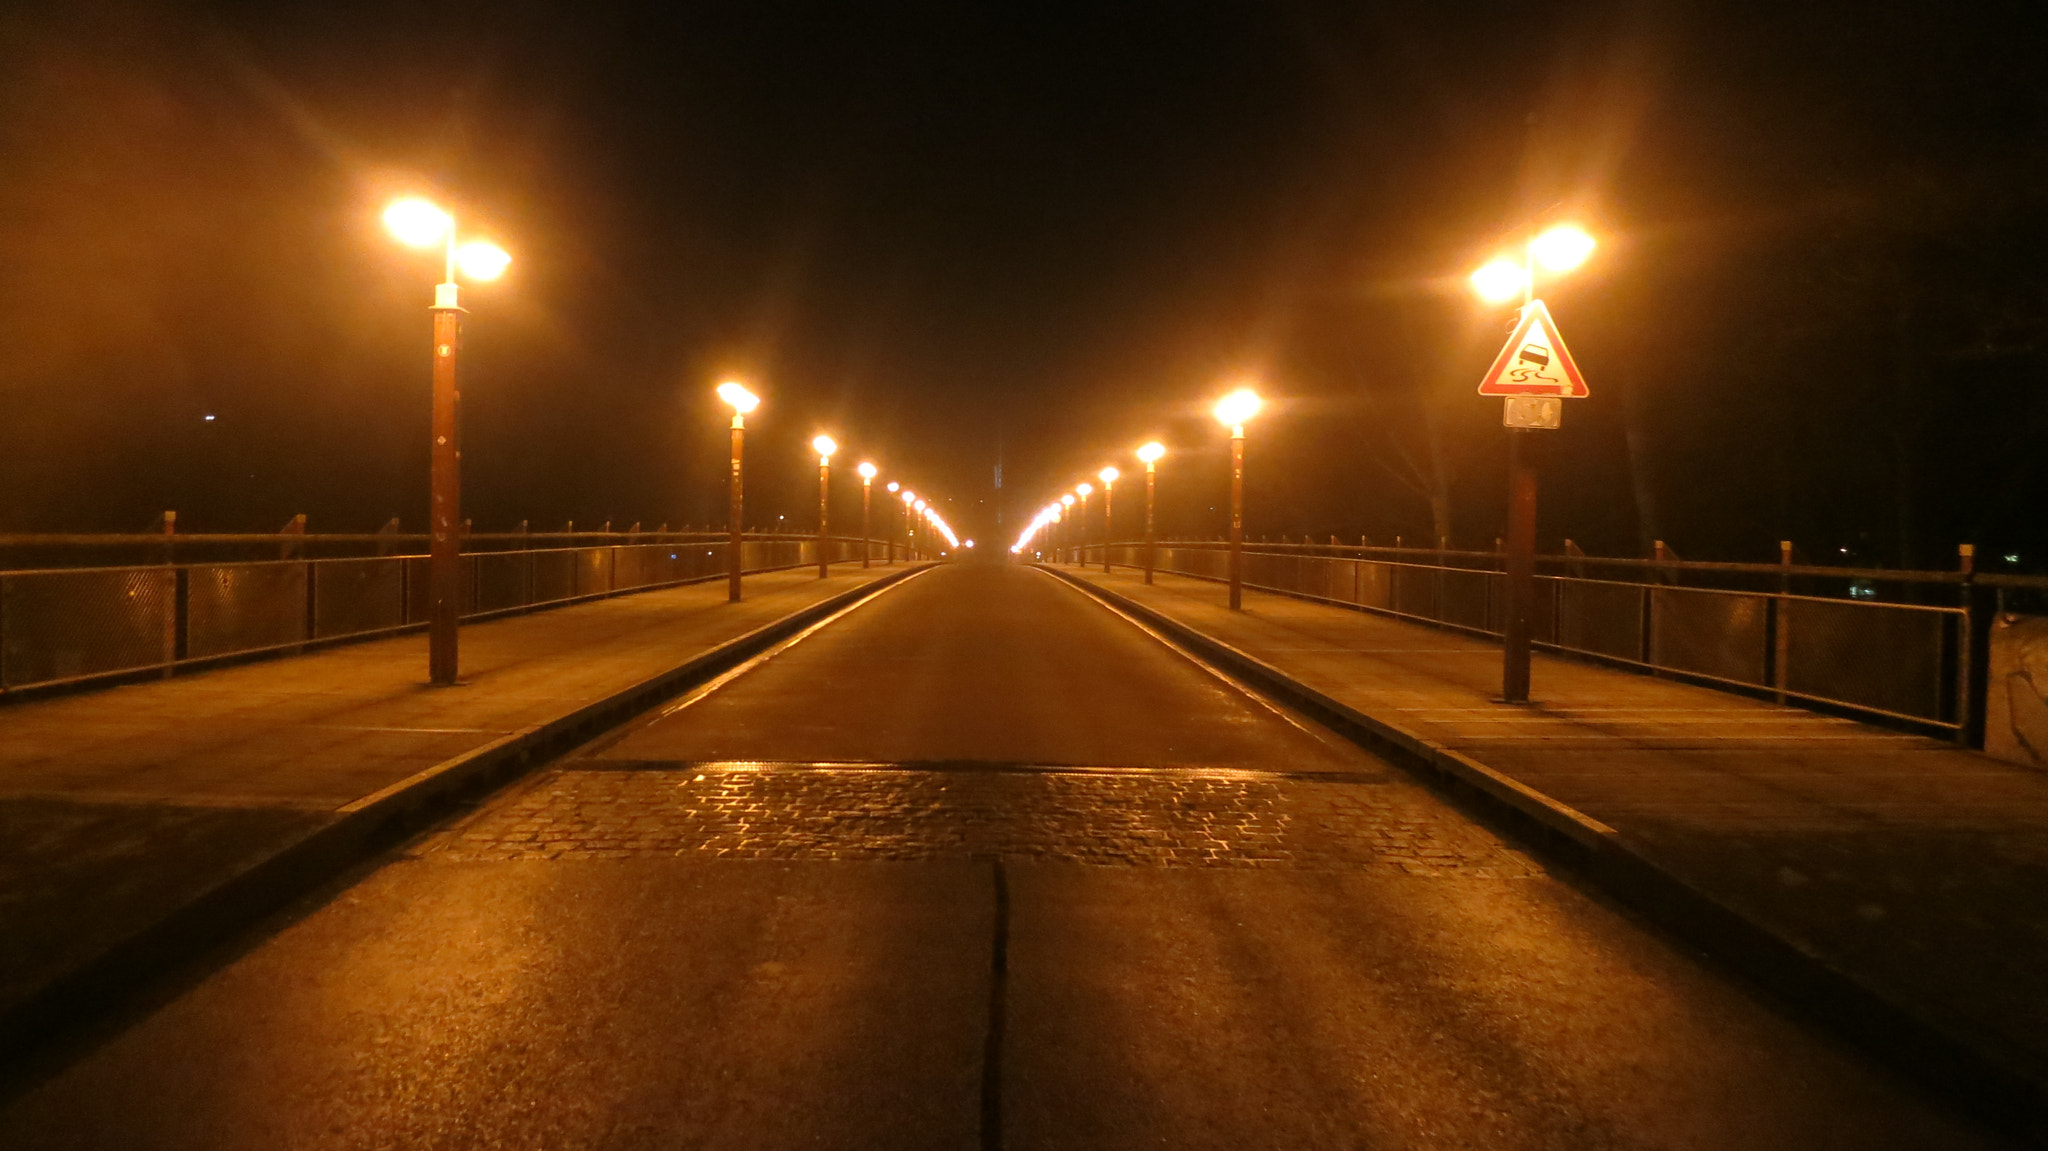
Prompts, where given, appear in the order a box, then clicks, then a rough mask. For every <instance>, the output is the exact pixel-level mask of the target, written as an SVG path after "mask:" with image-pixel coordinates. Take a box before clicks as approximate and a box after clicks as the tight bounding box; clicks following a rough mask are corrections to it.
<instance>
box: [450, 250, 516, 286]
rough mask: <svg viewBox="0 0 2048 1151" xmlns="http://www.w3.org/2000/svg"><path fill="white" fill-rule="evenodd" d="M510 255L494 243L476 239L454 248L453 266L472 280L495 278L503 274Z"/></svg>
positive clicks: (509, 260) (510, 261) (510, 259)
mask: <svg viewBox="0 0 2048 1151" xmlns="http://www.w3.org/2000/svg"><path fill="white" fill-rule="evenodd" d="M511 263H512V257H511V256H510V255H509V254H507V253H506V251H505V249H503V248H500V247H499V246H498V245H496V244H487V243H485V242H483V241H482V240H476V241H473V242H471V243H467V244H464V245H462V246H461V247H460V248H457V249H456V250H455V266H456V267H458V268H461V269H462V274H463V275H465V276H468V277H469V278H470V279H472V280H495V279H497V278H498V277H499V276H502V275H504V274H505V268H506V266H507V265H509V264H511Z"/></svg>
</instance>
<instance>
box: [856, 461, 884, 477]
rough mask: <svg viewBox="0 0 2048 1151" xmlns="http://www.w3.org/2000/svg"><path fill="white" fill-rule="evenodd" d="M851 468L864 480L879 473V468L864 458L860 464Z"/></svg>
mask: <svg viewBox="0 0 2048 1151" xmlns="http://www.w3.org/2000/svg"><path fill="white" fill-rule="evenodd" d="M853 470H854V471H857V472H859V473H860V478H861V479H864V480H871V479H874V478H875V477H876V476H877V475H880V474H881V469H880V468H877V467H876V466H875V465H873V464H871V463H868V462H866V461H865V460H863V461H862V462H861V465H860V466H859V467H857V468H855V469H853Z"/></svg>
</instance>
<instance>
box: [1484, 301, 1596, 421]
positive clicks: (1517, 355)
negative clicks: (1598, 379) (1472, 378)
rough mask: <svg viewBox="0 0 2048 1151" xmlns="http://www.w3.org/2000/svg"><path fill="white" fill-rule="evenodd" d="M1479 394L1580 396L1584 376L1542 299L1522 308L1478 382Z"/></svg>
mask: <svg viewBox="0 0 2048 1151" xmlns="http://www.w3.org/2000/svg"><path fill="white" fill-rule="evenodd" d="M1479 394H1480V395H1482V396H1562V397H1564V398H1566V399H1574V400H1576V399H1584V398H1585V397H1586V396H1589V395H1591V394H1592V393H1591V392H1589V391H1587V390H1586V378H1585V377H1584V376H1581V375H1580V374H1579V366H1578V365H1577V364H1574V363H1572V354H1571V353H1570V352H1568V351H1566V350H1565V347H1564V337H1562V336H1560V335H1558V334H1557V321H1555V320H1553V319H1551V318H1550V309H1548V308H1545V307H1544V306H1543V301H1542V300H1531V301H1529V306H1528V307H1526V308H1523V309H1522V322H1521V323H1519V324H1516V325H1515V334H1514V335H1513V336H1511V337H1509V338H1508V344H1507V347H1504V348H1502V349H1501V350H1500V357H1499V358H1498V359H1496V360H1494V361H1493V367H1491V368H1489V369H1488V370H1487V372H1486V378H1485V379H1484V380H1481V381H1480V382H1479Z"/></svg>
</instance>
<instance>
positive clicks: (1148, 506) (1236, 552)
mask: <svg viewBox="0 0 2048 1151" xmlns="http://www.w3.org/2000/svg"><path fill="white" fill-rule="evenodd" d="M1259 404H1260V400H1259V394H1258V393H1257V392H1255V391H1253V390H1252V389H1250V388H1238V389H1237V390H1236V391H1233V392H1231V393H1230V394H1229V395H1226V396H1224V397H1223V398H1222V399H1220V400H1218V401H1216V408H1215V413H1216V418H1217V420H1218V421H1220V422H1221V423H1222V424H1223V426H1224V427H1227V428H1229V429H1230V606H1231V608H1232V609H1233V610H1234V609H1237V608H1239V607H1240V606H1242V604H1243V590H1242V580H1241V579H1240V573H1241V570H1242V567H1241V565H1242V560H1243V554H1242V553H1243V548H1244V426H1245V424H1246V423H1248V422H1250V420H1251V418H1252V417H1253V416H1255V415H1257V414H1258V413H1259ZM1132 454H1134V455H1136V456H1137V457H1138V459H1139V460H1140V461H1141V462H1143V463H1144V465H1145V582H1146V583H1151V582H1152V570H1153V566H1154V560H1155V556H1156V552H1157V540H1158V536H1157V529H1156V527H1155V520H1154V509H1155V507H1156V505H1157V502H1158V494H1159V461H1160V460H1161V459H1163V458H1165V456H1166V445H1165V444H1162V443H1160V442H1159V441H1157V440H1153V441H1151V442H1149V443H1146V444H1144V445H1143V446H1142V447H1140V448H1138V449H1137V451H1136V452H1134V453H1132ZM1122 476H1123V473H1121V472H1119V471H1118V470H1117V469H1116V468H1115V467H1114V466H1111V467H1105V468H1103V469H1102V470H1101V471H1099V472H1097V473H1095V478H1096V479H1099V480H1101V481H1102V570H1103V571H1105V572H1107V571H1108V570H1109V568H1110V562H1109V545H1110V531H1111V525H1112V524H1114V523H1115V518H1114V516H1113V514H1112V505H1111V503H1110V500H1111V497H1112V495H1113V493H1114V492H1115V490H1116V481H1117V480H1119V479H1121V478H1122ZM1094 493H1095V485H1093V484H1090V483H1087V482H1085V481H1084V482H1082V483H1080V484H1076V485H1075V486H1074V489H1073V490H1072V491H1071V492H1065V493H1062V494H1061V495H1060V497H1059V498H1058V499H1056V500H1054V501H1053V502H1051V503H1049V504H1047V505H1045V507H1044V508H1043V509H1042V510H1040V511H1039V513H1038V514H1037V515H1036V516H1034V517H1032V520H1031V522H1030V523H1029V524H1027V525H1025V528H1024V532H1023V534H1022V535H1020V536H1018V537H1017V542H1016V543H1015V544H1013V545H1011V547H1010V552H1011V554H1012V555H1022V554H1023V553H1024V551H1025V549H1027V548H1029V547H1030V546H1031V541H1032V540H1033V539H1034V538H1035V537H1036V536H1037V535H1038V534H1039V533H1040V532H1045V533H1046V534H1047V535H1048V536H1049V537H1050V538H1051V540H1052V544H1051V546H1052V547H1053V548H1054V551H1053V556H1054V560H1055V562H1057V561H1058V559H1059V558H1060V555H1061V554H1062V553H1063V552H1065V551H1068V550H1072V552H1073V554H1074V557H1075V558H1074V560H1073V562H1075V563H1085V562H1086V561H1085V555H1084V553H1085V551H1086V548H1087V546H1088V497H1089V496H1091V495H1093V494H1094ZM1070 515H1071V516H1072V518H1073V526H1072V528H1067V527H1065V526H1064V525H1066V524H1067V522H1068V519H1069V516H1070ZM1070 531H1071V533H1072V536H1071V537H1070V536H1069V532H1070Z"/></svg>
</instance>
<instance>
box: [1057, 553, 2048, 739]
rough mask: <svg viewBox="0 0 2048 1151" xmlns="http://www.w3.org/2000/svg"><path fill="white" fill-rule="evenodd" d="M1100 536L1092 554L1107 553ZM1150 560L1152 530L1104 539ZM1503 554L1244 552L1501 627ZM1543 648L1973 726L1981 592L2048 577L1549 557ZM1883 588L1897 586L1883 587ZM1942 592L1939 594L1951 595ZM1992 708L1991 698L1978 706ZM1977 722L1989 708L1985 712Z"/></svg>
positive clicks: (1183, 559)
mask: <svg viewBox="0 0 2048 1151" xmlns="http://www.w3.org/2000/svg"><path fill="white" fill-rule="evenodd" d="M1103 546H1104V545H1101V544H1093V545H1090V546H1089V547H1087V548H1086V549H1085V551H1084V555H1085V556H1086V557H1087V558H1088V559H1089V560H1090V561H1091V562H1093V563H1095V564H1096V565H1098V566H1099V565H1101V563H1102V562H1103ZM1108 548H1109V560H1110V562H1111V563H1112V564H1113V565H1119V566H1123V567H1142V566H1143V565H1144V562H1145V558H1144V556H1145V549H1144V545H1143V544H1142V543H1135V542H1134V543H1112V544H1110V545H1108ZM1227 557H1228V545H1226V544H1224V543H1221V542H1206V541H1203V542H1190V541H1173V542H1162V543H1160V544H1159V545H1157V553H1156V558H1155V561H1154V562H1155V565H1156V567H1157V570H1159V571H1166V572H1175V573H1178V574H1181V575H1188V576H1194V577H1196V578H1199V579H1208V580H1223V579H1227V578H1228V568H1227ZM1500 563H1501V557H1500V556H1499V555H1498V554H1497V553H1493V552H1464V551H1450V550H1434V549H1417V548H1377V547H1365V546H1358V547H1353V546H1349V545H1341V544H1334V543H1333V544H1330V545H1323V544H1263V543H1262V544H1257V545H1247V546H1246V547H1245V549H1244V576H1243V578H1244V583H1245V585H1246V586H1248V587H1253V588H1258V589H1260V590H1264V591H1272V592H1279V593H1281V594H1284V595H1290V596H1296V597H1300V598H1305V599H1311V600H1319V601H1323V602H1328V603H1336V604H1343V605H1346V606H1350V607H1355V608H1359V609H1363V610H1365V611H1369V612H1373V613H1375V614H1379V615H1385V616H1391V617H1395V618H1399V619H1408V620H1415V621H1418V622H1423V623H1429V624H1433V625H1437V626H1441V627H1449V628H1453V629H1456V630H1460V631H1464V632H1468V633H1471V634H1474V635H1481V636H1487V637H1493V638H1498V637H1499V636H1500V634H1501V631H1502V624H1503V615H1504V611H1505V607H1506V576H1505V575H1504V574H1503V572H1502V571H1501V570H1500ZM1539 568H1540V569H1542V570H1539V573H1538V575H1537V583H1538V588H1537V596H1536V602H1535V613H1534V615H1535V618H1534V620H1533V632H1534V637H1535V642H1536V644H1537V646H1538V647H1540V648H1544V649H1547V650H1551V651H1557V652H1568V653H1572V654H1574V655H1579V656H1585V657H1590V658H1593V659H1595V660H1598V661H1601V662H1606V663H1611V664H1619V665H1623V666H1627V667H1631V668H1636V669H1640V670H1646V671H1651V672H1655V673H1660V674H1668V675H1672V676H1674V677H1677V678H1682V679H1687V680H1692V681H1697V682H1701V683H1705V684H1709V685H1713V686H1719V687H1724V688H1732V689H1735V690H1739V691H1743V692H1745V693H1747V694H1752V695H1759V696H1763V697H1766V698H1775V699H1777V700H1778V701H1780V702H1797V703H1802V704H1809V705H1822V706H1824V707H1828V708H1834V709H1841V710H1845V711H1849V712H1853V713H1856V714H1861V715H1866V716H1871V717H1876V718H1883V719H1888V720H1897V721H1905V722H1907V723H1908V724H1910V725H1912V726H1915V727H1919V728H1926V729H1933V730H1938V731H1941V732H1944V733H1947V734H1949V735H1952V736H1956V737H1963V736H1965V735H1966V733H1968V732H1969V730H1970V729H1971V727H1972V722H1973V716H1972V706H1973V702H1974V701H1973V699H1972V694H1971V693H1972V684H1973V682H1974V683H1978V684H1981V683H1982V682H1983V674H1984V673H1983V668H1982V666H1981V665H1982V664H1983V661H1984V658H1985V645H1984V644H1983V643H1982V640H1981V636H1979V635H1978V632H1979V630H1980V628H1979V627H1978V623H1979V622H1980V621H1979V619H1978V618H1977V617H1978V616H1979V615H1981V614H1984V613H1982V612H1981V611H1980V610H1979V609H1978V608H1977V607H1976V603H1977V601H1976V597H1975V596H1974V594H1973V589H1976V588H1983V589H1986V590H1987V591H1989V590H1995V591H1996V594H1997V595H1998V597H1999V603H2000V604H2001V605H2002V604H2003V603H2004V597H2005V596H2006V595H2007V594H2008V592H2009V591H2021V590H2025V591H2030V592H2036V593H2038V592H2041V591H2042V590H2044V589H2048V579H2041V578H2039V577H2025V576H2011V575H1982V576H1973V575H1972V574H1971V573H1970V572H1969V571H1968V570H1967V568H1965V569H1963V570H1959V571H1955V572H1902V571H1895V570H1884V569H1844V568H1827V567H1814V566H1805V565H1801V566H1794V565H1790V564H1784V565H1776V564H1733V563H1699V562H1692V561H1681V560H1676V559H1667V560H1610V559H1600V558H1594V557H1587V556H1583V555H1570V556H1544V557H1539ZM1880 586H1881V587H1882V589H1883V594H1884V595H1885V596H1886V598H1883V599H1879V598H1875V597H1876V596H1877V595H1878V594H1879V588H1880ZM1944 600H1945V601H1946V602H1941V601H1944ZM1980 712H1981V709H1980ZM1976 718H1977V719H1980V720H1981V714H1980V715H1979V716H1977V717H1976Z"/></svg>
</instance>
